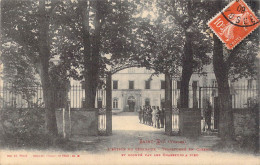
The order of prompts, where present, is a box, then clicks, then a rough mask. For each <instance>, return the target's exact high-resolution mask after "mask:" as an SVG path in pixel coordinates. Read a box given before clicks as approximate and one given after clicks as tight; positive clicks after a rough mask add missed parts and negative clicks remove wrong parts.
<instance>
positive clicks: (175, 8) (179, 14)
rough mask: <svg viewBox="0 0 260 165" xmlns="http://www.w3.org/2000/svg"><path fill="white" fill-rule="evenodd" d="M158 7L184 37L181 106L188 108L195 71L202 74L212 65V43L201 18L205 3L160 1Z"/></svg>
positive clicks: (172, 0)
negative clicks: (190, 84) (206, 67)
mask: <svg viewBox="0 0 260 165" xmlns="http://www.w3.org/2000/svg"><path fill="white" fill-rule="evenodd" d="M158 5H159V8H160V9H161V10H162V12H163V13H164V14H165V15H166V16H167V17H170V18H172V19H173V23H174V24H175V25H176V26H179V28H178V30H179V31H180V33H181V34H182V35H183V36H184V38H183V42H182V49H183V51H182V56H181V59H180V61H181V66H182V69H181V88H180V106H181V107H182V108H188V107H189V106H188V105H189V102H188V101H189V81H190V78H191V76H192V74H193V73H194V72H195V71H197V72H200V71H201V70H202V68H203V65H206V64H209V63H210V57H209V56H208V55H207V53H209V52H210V50H211V43H210V42H209V37H208V36H206V35H205V30H206V29H205V24H206V23H205V20H203V19H202V18H201V15H202V12H201V10H202V9H203V8H202V7H203V2H200V1H190V0H188V1H178V0H176V1H174V0H169V1H163V2H159V1H158ZM195 27H196V28H195ZM180 44H181V43H180Z"/></svg>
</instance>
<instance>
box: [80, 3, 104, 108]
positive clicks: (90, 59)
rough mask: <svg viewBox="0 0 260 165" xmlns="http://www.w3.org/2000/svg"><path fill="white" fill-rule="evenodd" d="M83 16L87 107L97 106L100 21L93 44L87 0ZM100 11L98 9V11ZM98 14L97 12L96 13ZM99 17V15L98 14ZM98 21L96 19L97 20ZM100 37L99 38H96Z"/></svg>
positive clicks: (82, 10) (83, 4)
mask: <svg viewBox="0 0 260 165" xmlns="http://www.w3.org/2000/svg"><path fill="white" fill-rule="evenodd" d="M80 7H81V17H82V21H83V28H82V35H83V45H84V69H85V71H84V78H85V107H86V108H95V98H96V90H97V84H98V78H99V77H98V70H99V65H98V64H99V58H98V57H99V44H98V45H97V41H99V35H96V33H97V32H96V31H97V29H98V30H100V29H99V28H96V26H97V24H98V23H95V25H94V26H95V36H94V37H93V38H94V39H93V44H92V45H91V37H90V25H89V4H88V2H87V1H86V0H83V1H81V3H80ZM97 13H98V11H97ZM96 15H97V14H96ZM96 17H97V16H96ZM95 22H96V21H95ZM96 37H98V38H96Z"/></svg>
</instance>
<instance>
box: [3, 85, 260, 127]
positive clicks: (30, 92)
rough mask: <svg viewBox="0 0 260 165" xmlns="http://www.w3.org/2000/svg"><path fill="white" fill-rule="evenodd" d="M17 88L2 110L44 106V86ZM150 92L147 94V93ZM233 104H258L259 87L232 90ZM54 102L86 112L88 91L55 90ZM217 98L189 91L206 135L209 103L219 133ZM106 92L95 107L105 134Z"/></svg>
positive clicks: (211, 90) (210, 90)
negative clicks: (66, 104) (82, 109)
mask: <svg viewBox="0 0 260 165" xmlns="http://www.w3.org/2000/svg"><path fill="white" fill-rule="evenodd" d="M17 91H18V90H16V88H14V87H13V86H11V85H5V86H3V89H1V90H0V101H1V103H0V106H1V108H3V107H4V108H10V107H11V108H29V107H30V108H31V107H34V106H43V107H44V102H43V90H42V88H41V86H33V87H29V88H22V87H19V91H22V92H17ZM146 92H147V90H146ZM230 93H231V102H232V108H247V107H250V105H251V104H252V102H255V101H256V99H257V98H256V97H257V89H256V87H255V86H231V87H230ZM52 97H53V99H54V100H53V102H55V105H56V108H62V107H64V105H65V104H64V102H65V103H70V104H69V105H70V108H71V109H80V108H84V102H85V91H84V89H83V88H82V86H81V85H73V86H70V88H69V89H68V90H67V91H65V90H54V91H53V96H52ZM179 97H180V90H179V89H173V92H172V98H173V107H174V108H177V107H178V106H179ZM217 98H218V88H217V87H208V86H203V87H196V86H193V87H190V89H189V108H199V109H200V110H201V114H202V117H203V118H202V120H201V125H202V131H203V130H204V129H203V128H204V126H205V115H204V110H205V100H208V101H209V103H210V104H211V106H212V113H211V129H212V130H213V129H217V122H218V121H217V117H218V114H217V113H218V111H217V107H216V106H217V105H216V102H217ZM105 101H106V92H105V90H103V89H102V90H98V91H97V94H96V103H95V104H96V105H95V107H96V108H98V109H99V119H98V120H99V129H100V131H104V130H105V129H106V112H105V106H106V102H105ZM161 106H162V105H161ZM178 123H179V116H178V112H173V116H172V128H173V130H174V131H177V130H178V129H179V125H178Z"/></svg>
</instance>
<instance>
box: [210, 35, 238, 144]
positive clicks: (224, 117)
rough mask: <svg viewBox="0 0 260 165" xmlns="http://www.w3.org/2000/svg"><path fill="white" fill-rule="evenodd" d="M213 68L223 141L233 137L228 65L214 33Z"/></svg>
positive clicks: (220, 131)
mask: <svg viewBox="0 0 260 165" xmlns="http://www.w3.org/2000/svg"><path fill="white" fill-rule="evenodd" d="M213 69H214V73H215V76H216V79H217V84H218V97H219V108H220V116H219V135H220V137H221V139H222V140H223V141H226V140H232V139H233V132H234V131H233V115H232V106H231V98H230V89H229V84H228V70H229V69H228V66H227V64H226V62H225V61H224V56H223V45H222V42H221V41H220V40H219V39H218V37H217V36H215V35H214V48H213Z"/></svg>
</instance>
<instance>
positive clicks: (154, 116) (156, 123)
mask: <svg viewBox="0 0 260 165" xmlns="http://www.w3.org/2000/svg"><path fill="white" fill-rule="evenodd" d="M164 120H165V119H164V109H160V108H159V106H157V107H156V106H152V107H151V106H150V105H146V106H143V107H142V106H140V109H139V122H140V123H143V124H146V125H150V126H153V127H155V128H158V129H159V128H164Z"/></svg>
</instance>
